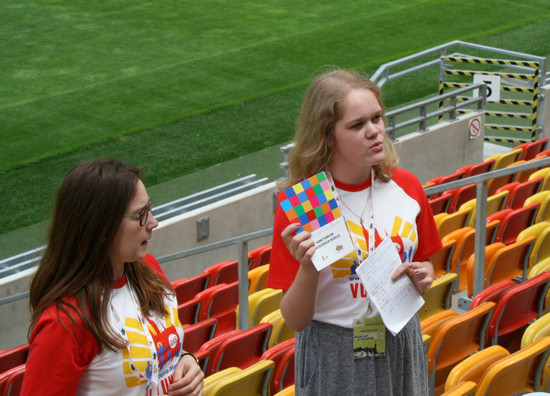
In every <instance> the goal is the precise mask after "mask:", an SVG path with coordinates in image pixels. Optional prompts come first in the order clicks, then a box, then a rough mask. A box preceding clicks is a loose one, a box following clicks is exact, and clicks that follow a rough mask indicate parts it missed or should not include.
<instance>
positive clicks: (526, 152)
mask: <svg viewBox="0 0 550 396" xmlns="http://www.w3.org/2000/svg"><path fill="white" fill-rule="evenodd" d="M548 140H549V138H547V137H545V138H541V139H538V140H536V141H534V142H526V143H523V144H520V145H519V146H516V147H515V149H518V148H521V149H522V150H523V151H522V154H521V159H522V160H525V161H529V160H532V159H534V158H535V157H536V156H537V154H539V153H541V152H542V151H544V150H545V149H546V146H547V144H548Z"/></svg>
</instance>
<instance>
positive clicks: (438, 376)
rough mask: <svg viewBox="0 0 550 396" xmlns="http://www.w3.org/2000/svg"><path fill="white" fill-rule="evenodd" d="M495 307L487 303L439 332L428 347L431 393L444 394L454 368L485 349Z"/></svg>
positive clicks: (452, 320)
mask: <svg viewBox="0 0 550 396" xmlns="http://www.w3.org/2000/svg"><path fill="white" fill-rule="evenodd" d="M494 309H495V304H494V303H493V302H485V303H483V304H481V305H479V306H478V307H476V308H474V309H472V310H470V311H468V312H465V313H463V314H462V315H457V316H454V317H451V318H450V319H449V320H447V321H445V322H443V323H442V324H441V326H440V327H439V328H438V329H437V330H436V331H435V333H434V335H433V336H432V340H431V342H430V345H429V347H428V351H427V354H426V356H427V359H428V375H429V389H430V394H431V395H434V394H440V393H441V392H442V390H443V388H444V387H445V381H446V379H447V376H448V374H449V372H450V371H451V369H452V368H453V367H454V366H455V365H456V364H457V363H459V362H461V361H462V360H464V359H465V358H467V357H468V356H470V355H471V354H472V353H474V352H476V351H477V350H479V349H483V347H484V343H485V335H486V329H487V323H488V320H489V318H490V317H491V314H492V313H493V310H494Z"/></svg>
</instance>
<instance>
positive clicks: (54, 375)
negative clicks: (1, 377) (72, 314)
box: [21, 306, 98, 396]
mask: <svg viewBox="0 0 550 396" xmlns="http://www.w3.org/2000/svg"><path fill="white" fill-rule="evenodd" d="M60 316H61V318H63V322H64V323H65V325H66V326H67V328H65V327H64V326H63V324H61V322H60V319H59V317H58V314H57V308H56V307H55V306H51V307H50V308H48V309H47V310H46V311H45V312H44V313H43V314H42V316H41V317H40V319H39V320H38V322H37V324H36V326H35V328H34V330H33V332H32V334H31V338H30V349H29V357H28V359H27V363H26V368H25V376H24V378H23V388H22V390H21V395H22V396H26V395H36V394H37V392H38V391H40V392H38V393H40V395H44V396H47V395H52V396H53V395H69V394H73V395H74V394H75V393H76V390H77V389H78V385H79V383H80V378H81V377H82V374H83V372H84V370H85V369H86V367H87V365H88V364H89V363H90V362H91V361H92V360H93V359H94V358H95V356H96V355H97V352H98V345H97V342H96V341H95V339H94V337H93V336H92V334H91V333H90V332H89V331H86V330H84V329H82V328H79V327H78V326H75V334H73V333H72V332H70V331H69V330H67V329H71V328H72V324H71V322H70V321H69V318H68V316H67V315H66V314H65V313H63V312H61V314H60Z"/></svg>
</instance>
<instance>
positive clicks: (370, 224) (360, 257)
mask: <svg viewBox="0 0 550 396" xmlns="http://www.w3.org/2000/svg"><path fill="white" fill-rule="evenodd" d="M327 175H328V182H329V184H330V187H331V189H332V193H333V195H334V198H335V199H336V202H338V204H340V202H343V201H342V200H341V199H340V197H339V196H338V192H337V190H336V185H335V184H334V180H333V178H332V174H331V173H330V170H329V171H327ZM373 190H374V168H371V171H370V188H369V193H368V197H367V204H368V206H369V212H370V213H369V216H368V220H367V227H368V233H369V240H368V247H367V248H368V252H369V254H371V253H372V252H373V251H374V244H375V235H374V234H375V230H374V193H373ZM341 212H342V211H341ZM342 217H343V218H344V222H345V223H346V225H347V224H348V222H347V219H346V216H344V213H342ZM348 229H349V227H348ZM350 236H351V237H352V238H351V240H352V242H353V247H354V248H355V251H356V253H357V261H358V264H361V262H363V252H362V250H361V247H360V246H359V243H358V242H357V239H356V238H355V237H354V236H353V235H351V232H350Z"/></svg>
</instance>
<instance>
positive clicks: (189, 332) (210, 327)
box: [183, 318, 218, 353]
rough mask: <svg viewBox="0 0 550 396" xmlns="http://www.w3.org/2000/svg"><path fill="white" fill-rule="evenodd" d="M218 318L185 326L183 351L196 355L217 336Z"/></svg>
mask: <svg viewBox="0 0 550 396" xmlns="http://www.w3.org/2000/svg"><path fill="white" fill-rule="evenodd" d="M217 325H218V320H217V319H216V318H209V319H204V320H202V321H200V322H198V323H195V324H193V325H188V326H183V334H184V337H183V350H184V351H187V352H190V353H195V352H197V351H198V350H199V349H200V347H201V346H202V345H203V344H204V343H205V342H207V341H209V340H211V339H212V338H214V335H215V334H216V326H217Z"/></svg>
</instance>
